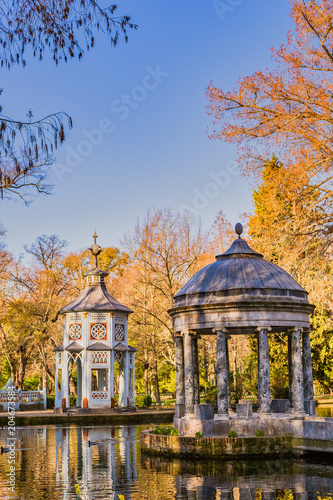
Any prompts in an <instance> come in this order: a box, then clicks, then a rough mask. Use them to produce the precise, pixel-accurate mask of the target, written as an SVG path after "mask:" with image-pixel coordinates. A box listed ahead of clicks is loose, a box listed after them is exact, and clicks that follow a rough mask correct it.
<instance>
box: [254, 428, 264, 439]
mask: <svg viewBox="0 0 333 500" xmlns="http://www.w3.org/2000/svg"><path fill="white" fill-rule="evenodd" d="M255 435H256V436H257V437H262V436H264V435H265V431H262V430H261V429H257V430H256V432H255Z"/></svg>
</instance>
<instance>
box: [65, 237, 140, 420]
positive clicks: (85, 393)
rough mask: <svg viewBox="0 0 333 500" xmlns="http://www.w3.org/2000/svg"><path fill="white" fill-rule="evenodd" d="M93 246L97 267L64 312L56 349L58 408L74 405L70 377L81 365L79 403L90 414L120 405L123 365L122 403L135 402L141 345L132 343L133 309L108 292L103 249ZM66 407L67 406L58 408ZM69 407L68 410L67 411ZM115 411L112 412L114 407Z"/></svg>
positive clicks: (78, 377) (129, 404)
mask: <svg viewBox="0 0 333 500" xmlns="http://www.w3.org/2000/svg"><path fill="white" fill-rule="evenodd" d="M96 238H97V235H96V233H95V235H94V240H95V241H94V245H93V246H92V247H91V248H90V250H91V252H92V254H93V255H94V257H95V267H94V268H93V269H91V270H90V271H88V272H87V273H86V274H85V277H86V288H85V289H84V290H83V291H82V292H81V294H80V295H79V296H78V297H77V298H76V299H75V300H74V301H72V302H71V303H70V304H68V305H67V306H65V307H63V308H62V309H61V310H60V314H63V315H64V329H63V345H61V346H59V347H57V348H56V349H55V352H56V399H55V411H57V408H59V409H61V408H66V407H69V406H70V404H69V376H70V370H71V369H72V367H73V366H72V365H73V364H76V368H77V407H78V408H80V409H81V410H79V412H82V413H87V412H90V411H96V410H101V409H103V412H105V411H106V409H110V408H113V407H114V382H115V377H114V374H115V369H116V365H117V363H118V366H119V384H118V392H119V403H118V405H119V406H122V407H127V406H131V407H133V406H135V393H134V377H135V371H134V370H135V364H134V363H135V349H134V348H133V347H131V346H129V345H128V316H129V314H131V312H132V311H131V309H129V308H128V307H126V306H124V305H123V304H121V303H120V302H118V301H117V300H116V299H115V298H114V297H112V295H111V294H110V293H109V292H108V290H107V288H106V285H105V277H106V276H107V275H108V274H107V273H105V272H104V271H102V270H101V269H98V263H97V256H98V255H99V254H100V252H101V251H102V249H101V248H100V247H99V246H98V245H97V244H96ZM58 411H61V410H58ZM62 411H63V410H62ZM110 411H111V410H110Z"/></svg>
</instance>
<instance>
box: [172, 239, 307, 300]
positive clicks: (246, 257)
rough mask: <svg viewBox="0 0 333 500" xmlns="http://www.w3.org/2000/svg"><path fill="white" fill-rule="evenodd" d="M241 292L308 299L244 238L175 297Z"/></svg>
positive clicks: (305, 294)
mask: <svg viewBox="0 0 333 500" xmlns="http://www.w3.org/2000/svg"><path fill="white" fill-rule="evenodd" d="M236 290H238V291H240V290H242V291H243V292H244V293H251V290H257V291H258V292H257V293H262V292H264V294H265V295H267V292H268V290H272V291H274V292H273V293H274V294H279V293H282V294H283V295H284V294H286V292H289V293H287V294H288V295H290V296H294V297H304V298H306V297H307V292H306V291H305V290H304V288H302V287H301V285H299V284H298V283H297V281H295V280H294V278H292V277H291V276H290V274H288V273H287V272H286V271H284V270H283V269H281V268H280V267H279V266H277V265H275V264H272V263H271V262H268V261H267V260H265V259H264V258H263V256H262V255H261V254H259V253H257V252H255V251H254V250H252V248H250V247H249V245H248V244H247V243H246V241H245V240H243V239H237V240H236V241H234V242H233V244H232V245H231V247H230V248H229V250H227V251H226V252H225V253H223V254H222V255H218V256H217V257H216V262H213V263H212V264H209V265H208V266H206V267H204V268H203V269H200V271H198V272H197V273H196V274H195V275H194V276H193V277H192V278H191V279H190V281H189V282H188V283H187V284H186V285H185V286H184V287H183V288H182V290H181V291H180V292H179V293H178V294H177V295H176V297H175V298H176V303H177V302H178V299H180V297H182V296H184V295H190V294H198V293H199V294H201V293H208V294H209V293H212V292H214V293H215V292H229V295H231V294H232V293H233V291H236Z"/></svg>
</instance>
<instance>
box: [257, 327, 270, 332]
mask: <svg viewBox="0 0 333 500" xmlns="http://www.w3.org/2000/svg"><path fill="white" fill-rule="evenodd" d="M262 330H266V332H270V331H271V330H272V327H271V326H257V328H256V331H257V332H261V331H262Z"/></svg>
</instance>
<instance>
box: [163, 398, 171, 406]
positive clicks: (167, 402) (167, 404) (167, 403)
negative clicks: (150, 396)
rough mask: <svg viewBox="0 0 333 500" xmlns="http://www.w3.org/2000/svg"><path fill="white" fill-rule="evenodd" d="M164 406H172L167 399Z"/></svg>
mask: <svg viewBox="0 0 333 500" xmlns="http://www.w3.org/2000/svg"><path fill="white" fill-rule="evenodd" d="M163 404H164V406H170V405H171V402H170V401H169V400H168V399H167V400H166V401H163Z"/></svg>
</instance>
